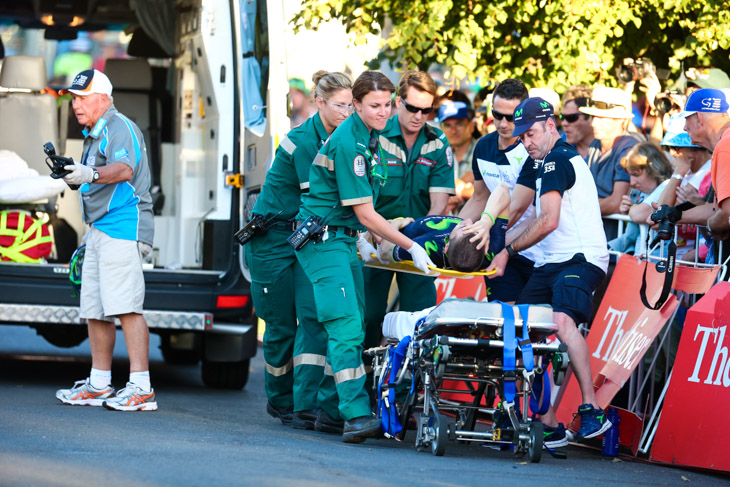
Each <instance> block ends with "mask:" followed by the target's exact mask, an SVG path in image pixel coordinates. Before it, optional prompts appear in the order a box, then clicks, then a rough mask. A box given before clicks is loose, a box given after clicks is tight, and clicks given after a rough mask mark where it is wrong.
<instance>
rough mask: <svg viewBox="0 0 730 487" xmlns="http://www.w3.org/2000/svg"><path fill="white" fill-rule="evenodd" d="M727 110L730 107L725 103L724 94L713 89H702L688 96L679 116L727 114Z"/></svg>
mask: <svg viewBox="0 0 730 487" xmlns="http://www.w3.org/2000/svg"><path fill="white" fill-rule="evenodd" d="M728 109H730V105H728V103H727V98H726V97H725V92H723V91H722V90H716V89H713V88H704V89H701V90H697V91H695V92H694V93H692V94H691V95H689V98H688V99H687V103H686V104H685V105H684V110H682V113H680V114H679V116H680V117H682V118H687V117H689V116H690V115H694V114H695V113H697V112H702V113H727V111H728Z"/></svg>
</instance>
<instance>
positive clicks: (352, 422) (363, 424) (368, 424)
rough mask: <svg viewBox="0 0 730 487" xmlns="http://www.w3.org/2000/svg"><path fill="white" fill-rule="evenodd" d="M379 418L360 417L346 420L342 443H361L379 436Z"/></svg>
mask: <svg viewBox="0 0 730 487" xmlns="http://www.w3.org/2000/svg"><path fill="white" fill-rule="evenodd" d="M380 433H381V431H380V418H375V417H373V416H360V417H359V418H353V419H348V420H347V421H345V427H344V428H343V430H342V441H344V442H345V443H362V442H363V441H365V439H366V438H377V437H378V436H380Z"/></svg>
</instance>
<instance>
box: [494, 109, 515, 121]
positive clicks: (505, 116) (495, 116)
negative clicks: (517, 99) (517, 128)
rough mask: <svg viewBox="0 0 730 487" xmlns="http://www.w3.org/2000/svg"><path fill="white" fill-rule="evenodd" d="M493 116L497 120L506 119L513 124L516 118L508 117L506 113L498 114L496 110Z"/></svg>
mask: <svg viewBox="0 0 730 487" xmlns="http://www.w3.org/2000/svg"><path fill="white" fill-rule="evenodd" d="M492 116H493V117H494V119H495V120H502V119H505V120H507V121H508V122H509V123H512V121H513V120H514V118H515V117H514V116H513V115H507V114H506V113H500V112H498V111H496V110H492Z"/></svg>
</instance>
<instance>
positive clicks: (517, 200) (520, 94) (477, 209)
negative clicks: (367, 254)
mask: <svg viewBox="0 0 730 487" xmlns="http://www.w3.org/2000/svg"><path fill="white" fill-rule="evenodd" d="M527 97H528V92H527V87H526V86H525V84H524V83H523V82H522V81H520V80H517V79H506V80H504V81H502V82H501V83H500V84H499V85H498V86H497V88H496V89H495V90H494V95H493V98H492V117H494V124H495V126H496V128H497V130H496V132H492V133H490V134H488V135H485V136H484V137H482V138H481V139H479V142H478V143H477V146H476V149H474V160H473V161H472V171H473V172H474V194H473V195H472V197H471V198H470V199H469V201H467V202H466V204H465V205H464V208H462V210H461V211H460V212H459V217H461V218H463V219H465V220H467V219H470V220H473V221H475V222H476V221H479V220H480V219H481V218H489V217H488V216H487V215H482V210H483V209H484V206H485V204H486V203H487V200H488V199H489V196H490V195H491V194H492V192H493V191H495V189H496V188H497V187H498V186H499V184H500V183H505V184H506V185H507V187H508V188H509V189H510V191H511V192H512V204H511V208H510V220H511V222H510V223H512V220H514V217H515V216H516V215H518V214H522V217H521V218H520V219H519V220H518V222H517V224H516V225H514V226H513V227H512V229H511V230H510V231H509V232H508V233H507V241H508V242H509V241H510V239H511V235H516V234H515V233H513V232H514V231H515V230H517V229H518V228H521V227H522V226H523V225H524V223H525V222H526V221H529V219H530V218H531V216H532V215H533V214H534V208H533V207H532V194H531V190H532V189H534V181H535V173H536V168H535V164H534V162H533V161H532V159H530V156H529V154H528V153H527V150H525V147H524V146H523V145H522V143H521V142H520V141H519V140H518V138H517V137H515V136H514V135H512V131H513V130H514V123H513V113H514V110H515V108H516V107H517V105H519V104H520V102H521V101H522V100H525V99H527ZM518 183H519V184H518ZM522 212H524V213H522ZM539 256H540V251H539V249H537V248H531V249H526V250H525V251H524V252H521V253H520V255H518V256H516V257H515V258H514V259H510V262H509V264H508V266H507V269H505V271H504V275H502V276H501V277H499V278H496V279H490V280H488V281H487V286H489V294H488V298H489V300H490V301H493V300H499V301H504V302H507V303H509V302H514V301H515V300H516V299H517V297H518V296H519V294H520V291H522V288H523V287H524V286H525V284H526V283H527V281H528V279H529V278H530V275H531V274H532V268H533V266H534V262H535V260H536V259H537V258H538V257H539Z"/></svg>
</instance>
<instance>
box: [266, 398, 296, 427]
mask: <svg viewBox="0 0 730 487" xmlns="http://www.w3.org/2000/svg"><path fill="white" fill-rule="evenodd" d="M266 412H267V413H269V415H270V416H271V417H274V418H277V419H279V420H281V424H291V422H292V419H293V418H294V411H293V408H292V406H289V407H285V408H278V407H276V406H274V405H273V404H271V403H270V402H267V403H266Z"/></svg>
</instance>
